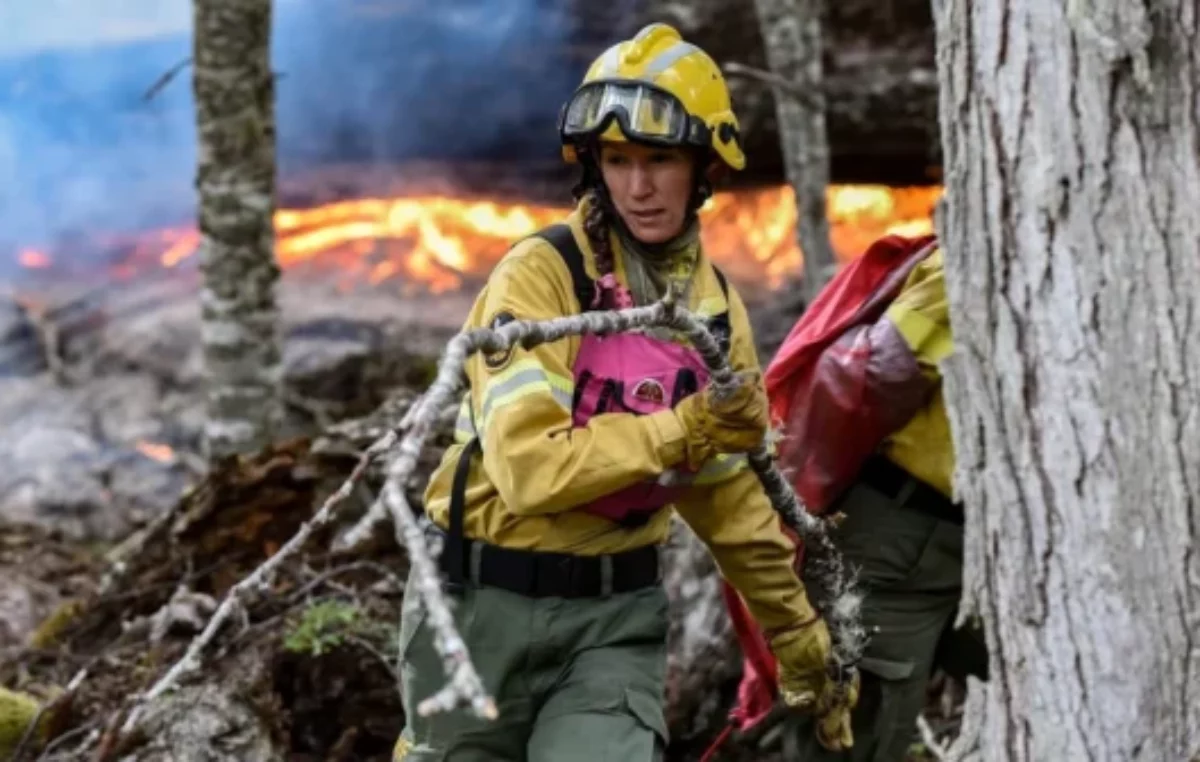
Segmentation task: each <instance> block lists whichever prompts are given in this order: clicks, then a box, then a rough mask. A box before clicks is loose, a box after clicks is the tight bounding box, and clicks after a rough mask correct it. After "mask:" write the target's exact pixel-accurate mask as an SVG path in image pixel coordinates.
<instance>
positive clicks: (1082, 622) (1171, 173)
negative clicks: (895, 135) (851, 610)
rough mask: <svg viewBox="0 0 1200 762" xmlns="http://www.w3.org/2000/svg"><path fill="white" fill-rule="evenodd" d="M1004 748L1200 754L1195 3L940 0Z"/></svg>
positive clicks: (996, 728) (970, 497) (985, 592)
mask: <svg viewBox="0 0 1200 762" xmlns="http://www.w3.org/2000/svg"><path fill="white" fill-rule="evenodd" d="M934 12H935V17H936V24H937V37H938V73H939V78H940V81H941V87H942V91H941V121H942V135H943V150H944V155H945V158H946V169H947V173H946V179H947V184H946V198H945V201H946V205H945V208H944V217H943V219H942V220H941V222H940V229H941V234H942V237H943V240H944V243H945V247H946V256H947V260H946V261H947V286H948V289H949V296H950V301H951V309H952V313H951V320H952V325H953V327H954V331H955V341H956V346H957V351H956V356H955V358H953V359H952V361H951V362H950V363H948V364H947V367H946V394H947V400H948V402H949V405H950V408H951V411H952V415H951V418H952V426H953V431H954V438H955V442H956V447H957V452H958V457H959V467H958V473H957V478H956V484H957V489H958V490H959V493H960V496H961V497H962V498H964V500H965V503H966V505H967V510H968V514H967V518H968V521H967V550H966V554H967V558H966V567H967V568H966V572H965V580H964V582H965V592H964V609H965V611H964V613H967V614H969V613H971V612H972V611H976V612H979V613H980V614H982V616H983V617H984V620H985V622H986V626H987V636H988V645H989V651H990V652H991V658H992V665H993V667H992V677H991V680H990V682H989V684H987V685H986V687H984V686H982V685H977V686H975V687H976V690H982V693H981V694H977V695H976V696H975V697H974V700H975V701H976V702H980V703H982V709H983V722H982V730H981V736H980V738H979V743H978V748H979V750H980V751H979V753H980V754H981V755H982V758H984V759H988V760H992V759H1004V760H1051V759H1055V760H1059V759H1061V760H1067V759H1070V760H1122V761H1129V760H1147V761H1148V760H1168V759H1169V760H1186V759H1192V758H1193V755H1195V754H1197V752H1198V751H1200V652H1198V650H1197V649H1198V646H1200V636H1198V634H1197V626H1198V625H1200V608H1198V604H1200V560H1198V555H1197V527H1198V526H1200V324H1198V323H1197V318H1198V317H1200V257H1198V256H1197V242H1198V241H1200V216H1198V215H1197V214H1196V210H1195V203H1196V199H1197V198H1200V156H1198V155H1197V145H1200V109H1198V106H1197V104H1198V102H1200V101H1198V99H1200V53H1198V52H1197V51H1198V48H1197V46H1196V39H1197V37H1198V35H1200V26H1198V14H1197V7H1196V4H1195V3H1194V2H1193V0H1090V1H1089V2H1074V1H1068V0H935V2H934Z"/></svg>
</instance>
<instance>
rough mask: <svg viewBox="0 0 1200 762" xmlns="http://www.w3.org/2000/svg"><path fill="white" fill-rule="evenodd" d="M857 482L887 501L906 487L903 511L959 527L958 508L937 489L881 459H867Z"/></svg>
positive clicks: (959, 513)
mask: <svg viewBox="0 0 1200 762" xmlns="http://www.w3.org/2000/svg"><path fill="white" fill-rule="evenodd" d="M858 479H859V481H861V482H862V483H863V484H865V485H867V486H868V487H870V488H872V489H874V490H876V491H878V492H881V493H883V494H884V495H887V496H888V497H891V498H895V497H898V496H899V495H900V491H901V490H902V489H904V488H905V487H909V488H910V489H911V490H912V493H911V494H910V495H909V497H908V499H907V500H905V501H904V505H903V507H904V508H907V509H908V510H912V511H918V512H920V513H924V514H927V515H929V516H932V517H934V518H935V519H941V520H942V521H949V522H951V523H952V524H958V525H959V526H962V525H963V509H962V505H961V504H959V503H954V502H952V501H951V500H950V499H949V498H947V497H946V496H945V495H944V494H942V492H941V491H939V490H938V489H937V488H935V487H933V486H931V485H929V484H927V483H925V482H923V481H921V480H920V479H918V478H917V477H915V476H913V475H912V474H910V473H909V472H908V471H906V470H904V469H903V468H901V467H900V466H898V465H896V464H895V463H893V462H892V461H890V460H888V459H887V458H885V457H883V456H882V455H872V456H871V457H870V458H868V459H867V462H866V463H865V464H864V465H863V468H862V471H860V472H859V475H858Z"/></svg>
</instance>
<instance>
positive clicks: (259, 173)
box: [193, 0, 281, 457]
mask: <svg viewBox="0 0 1200 762" xmlns="http://www.w3.org/2000/svg"><path fill="white" fill-rule="evenodd" d="M193 14H194V15H193V19H194V30H195V31H194V35H195V36H194V41H193V59H194V65H193V90H194V93H195V98H196V126H197V138H198V141H199V150H198V167H197V175H196V187H197V190H198V191H199V206H200V212H199V218H200V220H199V227H200V233H201V243H200V251H201V269H202V271H203V273H204V291H203V294H202V297H201V299H202V310H203V313H202V320H203V322H202V341H203V344H204V361H205V365H206V370H207V374H208V383H209V389H208V422H207V425H206V428H205V440H206V442H205V444H206V447H207V448H208V451H209V453H210V455H211V456H213V457H220V456H222V455H226V454H229V453H235V452H246V451H251V450H255V449H257V448H258V447H260V446H261V445H263V444H264V443H265V442H267V441H268V440H269V439H270V437H271V436H272V432H273V430H274V429H275V427H276V426H277V425H278V421H279V419H280V417H281V404H280V401H279V400H280V394H279V386H280V376H281V370H280V340H279V327H278V323H279V315H278V309H277V306H276V301H275V287H276V283H277V282H278V280H279V268H278V265H277V264H276V262H275V256H274V249H275V233H274V227H273V217H274V211H275V91H274V90H275V89H274V81H273V78H272V74H271V67H270V38H271V2H270V0H194V2H193Z"/></svg>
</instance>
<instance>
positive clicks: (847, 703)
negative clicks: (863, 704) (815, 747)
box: [817, 672, 860, 751]
mask: <svg viewBox="0 0 1200 762" xmlns="http://www.w3.org/2000/svg"><path fill="white" fill-rule="evenodd" d="M859 683H860V681H859V677H858V673H857V672H856V673H854V679H853V680H852V681H851V683H850V685H849V686H847V688H846V689H845V690H844V691H843V690H842V689H841V688H840V687H838V686H834V691H833V695H832V697H831V698H832V701H831V705H830V706H829V707H828V709H826V710H825V711H823V712H820V711H819V712H818V713H817V742H818V743H819V744H821V745H822V746H824V747H825V748H826V749H828V750H830V751H844V750H846V749H849V748H850V747H851V746H853V745H854V733H853V732H851V730H850V712H851V710H852V709H854V707H855V705H856V704H858V690H859Z"/></svg>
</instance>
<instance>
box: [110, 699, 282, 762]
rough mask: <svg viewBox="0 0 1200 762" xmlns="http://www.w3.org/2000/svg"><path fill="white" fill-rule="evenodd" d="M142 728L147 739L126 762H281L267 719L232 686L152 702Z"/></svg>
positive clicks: (124, 758)
mask: <svg viewBox="0 0 1200 762" xmlns="http://www.w3.org/2000/svg"><path fill="white" fill-rule="evenodd" d="M142 729H143V731H144V733H145V737H146V738H147V739H149V740H148V741H147V742H146V744H145V745H143V746H139V747H137V748H135V749H133V750H131V752H130V753H129V754H127V755H125V756H122V759H123V760H126V762H283V760H285V759H287V755H286V754H285V752H284V750H283V749H281V748H279V747H278V746H277V745H276V743H275V740H274V738H273V735H272V729H271V727H270V726H269V724H268V723H267V720H266V718H265V717H264V716H263V715H262V713H261V712H259V711H258V710H257V709H256V708H255V707H253V706H252V705H250V704H249V703H248V702H247V701H246V700H245V699H243V698H241V697H239V696H238V695H237V687H236V686H235V685H234V684H232V681H230V682H228V683H225V684H216V683H211V682H206V683H202V684H200V685H187V686H184V687H182V688H180V689H179V690H177V691H175V692H172V693H170V694H168V695H167V696H164V697H162V698H160V699H158V700H157V701H154V702H152V703H151V704H150V705H149V707H148V708H147V712H146V715H145V717H144V720H143V725H142Z"/></svg>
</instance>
